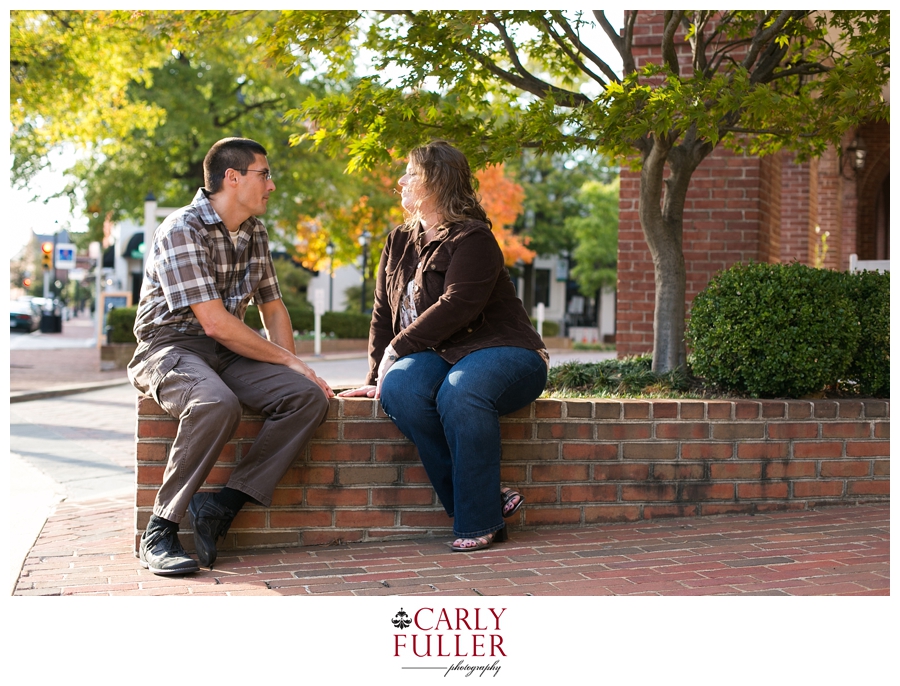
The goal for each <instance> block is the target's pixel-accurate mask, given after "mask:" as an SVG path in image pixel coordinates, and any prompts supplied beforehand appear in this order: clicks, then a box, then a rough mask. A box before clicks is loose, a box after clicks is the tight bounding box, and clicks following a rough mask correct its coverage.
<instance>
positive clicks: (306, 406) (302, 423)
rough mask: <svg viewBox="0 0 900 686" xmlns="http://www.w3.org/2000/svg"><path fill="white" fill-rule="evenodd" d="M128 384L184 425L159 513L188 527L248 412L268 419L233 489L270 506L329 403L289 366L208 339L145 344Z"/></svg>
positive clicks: (161, 336)
mask: <svg viewBox="0 0 900 686" xmlns="http://www.w3.org/2000/svg"><path fill="white" fill-rule="evenodd" d="M128 378H129V379H130V380H131V383H132V384H133V385H134V387H135V388H137V389H138V390H139V391H141V392H142V393H146V394H148V395H151V396H152V397H153V399H154V400H156V401H157V403H159V405H160V407H162V408H163V409H164V410H165V411H166V412H167V413H169V414H170V415H171V416H173V417H175V418H176V419H178V433H177V434H176V436H175V441H174V442H173V443H172V450H171V451H170V453H169V460H168V464H167V465H166V470H165V473H164V474H163V482H162V486H161V488H160V489H159V493H158V494H157V496H156V503H155V504H154V506H153V514H155V515H157V516H159V517H163V518H165V519H168V520H170V521H173V522H180V521H181V519H182V517H184V513H185V511H186V510H187V506H188V503H190V500H191V497H192V496H193V495H194V493H196V492H197V491H198V490H199V489H200V487H201V486H202V485H203V482H204V481H205V480H206V477H207V476H209V473H210V471H211V470H212V468H213V466H215V463H216V460H217V459H218V457H219V454H220V453H221V452H222V449H223V448H224V447H225V444H226V443H228V441H229V440H230V439H231V437H232V436H233V435H234V433H235V431H236V430H237V428H238V425H239V423H240V421H241V405H242V404H243V405H246V406H247V407H248V408H250V409H251V410H254V411H256V412H258V413H260V414H261V415H262V416H263V417H265V421H264V423H263V427H262V430H261V431H260V432H259V436H258V437H257V439H256V441H255V442H254V443H253V446H252V447H251V448H250V450H249V452H248V453H247V454H246V455H244V456H243V457H242V458H241V460H240V462H239V463H238V465H237V467H235V469H234V471H233V472H232V474H231V478H230V479H229V480H228V487H229V488H233V489H235V490H238V491H242V492H243V493H246V494H247V495H249V496H250V497H251V498H253V500H254V501H256V502H257V503H259V504H261V505H265V506H266V507H268V506H269V505H271V504H272V493H273V492H274V490H275V486H276V485H277V484H278V481H279V480H280V479H281V477H282V476H284V474H285V472H287V470H288V468H289V467H290V466H291V463H292V462H293V461H294V459H296V457H297V456H298V455H299V454H300V452H301V451H302V450H303V449H304V447H305V446H306V444H307V442H308V441H309V439H310V438H311V437H312V435H313V433H314V432H315V430H316V428H317V427H318V426H319V425H320V424H321V423H322V421H323V420H324V419H325V414H326V413H327V411H328V399H327V398H326V397H325V394H324V393H323V392H322V389H321V388H319V386H318V385H316V384H315V383H314V382H313V381H310V380H309V379H308V378H306V377H305V376H303V375H302V374H299V373H297V372H295V371H293V370H291V369H288V368H287V367H284V366H282V365H277V364H269V363H267V362H257V361H256V360H250V359H247V358H246V357H242V356H240V355H237V354H235V353H233V352H231V351H230V350H228V349H227V348H224V347H223V346H221V345H219V344H218V343H216V342H215V341H214V340H213V339H211V338H209V337H207V336H186V335H184V334H181V333H178V332H176V331H162V332H160V333H158V334H157V335H156V336H155V337H154V338H153V339H152V340H151V341H150V343H149V344H141V345H139V346H138V349H137V350H136V351H135V356H134V359H132V361H131V363H130V364H129V365H128Z"/></svg>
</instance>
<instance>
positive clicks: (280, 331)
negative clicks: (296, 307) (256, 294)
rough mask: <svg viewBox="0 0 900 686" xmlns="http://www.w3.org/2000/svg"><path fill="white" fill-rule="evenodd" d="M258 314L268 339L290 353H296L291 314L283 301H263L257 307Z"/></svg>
mask: <svg viewBox="0 0 900 686" xmlns="http://www.w3.org/2000/svg"><path fill="white" fill-rule="evenodd" d="M259 314H260V318H261V319H262V323H263V326H264V327H265V329H266V335H267V336H268V338H269V340H270V341H272V342H273V343H274V344H275V345H278V346H281V347H282V348H284V349H285V350H287V351H288V352H289V353H291V354H292V355H293V354H296V352H297V350H296V348H295V346H294V329H293V327H292V326H291V316H290V315H289V314H288V311H287V308H286V307H285V306H284V303H283V302H282V301H281V300H274V301H272V302H269V303H264V304H263V305H261V306H260V307H259Z"/></svg>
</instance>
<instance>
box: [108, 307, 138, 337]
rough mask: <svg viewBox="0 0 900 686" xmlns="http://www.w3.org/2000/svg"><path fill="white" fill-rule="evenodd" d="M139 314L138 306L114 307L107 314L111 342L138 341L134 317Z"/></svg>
mask: <svg viewBox="0 0 900 686" xmlns="http://www.w3.org/2000/svg"><path fill="white" fill-rule="evenodd" d="M136 316H137V306H134V307H114V308H113V309H111V310H110V311H109V312H108V313H107V315H106V325H107V326H108V327H109V342H110V343H137V340H136V339H135V337H134V318H135V317H136Z"/></svg>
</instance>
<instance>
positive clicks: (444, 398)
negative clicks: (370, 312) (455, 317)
mask: <svg viewBox="0 0 900 686" xmlns="http://www.w3.org/2000/svg"><path fill="white" fill-rule="evenodd" d="M546 383H547V366H546V364H545V363H544V360H543V359H542V358H541V356H540V355H539V354H538V353H537V352H535V351H534V350H527V349H525V348H514V347H497V348H483V349H482V350H476V351H475V352H473V353H470V354H469V355H466V356H465V357H464V358H463V359H461V360H460V361H459V362H457V363H456V364H453V365H451V364H450V363H448V362H446V361H444V359H443V358H441V356H440V355H438V354H437V353H436V352H433V351H431V350H426V351H423V352H420V353H413V354H412V355H407V356H405V357H401V358H400V359H399V360H397V362H395V363H394V365H393V366H392V367H391V368H390V369H389V370H388V372H387V374H385V377H384V382H383V384H382V387H381V405H382V407H384V411H385V412H386V413H387V414H388V416H389V417H390V418H391V419H393V420H394V423H395V424H396V425H397V428H399V429H400V431H402V432H403V434H404V435H405V436H406V437H407V438H409V439H410V440H411V441H412V442H413V443H415V444H416V448H417V449H418V451H419V457H420V458H421V459H422V464H423V465H424V466H425V471H426V472H427V473H428V478H429V479H431V485H432V486H434V490H435V492H436V493H437V495H438V498H440V500H441V504H442V505H443V506H444V509H445V510H446V511H447V514H448V515H450V516H451V517H453V518H454V519H453V533H454V534H456V535H457V536H459V537H461V538H474V537H475V536H484V535H486V534H490V533H492V532H494V531H497V530H498V529H502V528H503V526H504V523H503V513H502V511H501V504H500V416H501V415H504V414H509V413H510V412H514V411H515V410H518V409H519V408H521V407H524V406H525V405H528V404H529V403H530V402H531V401H533V400H534V399H535V398H537V397H538V396H539V395H540V394H541V392H542V391H543V390H544V385H545V384H546Z"/></svg>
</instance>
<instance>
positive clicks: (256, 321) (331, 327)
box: [244, 306, 372, 338]
mask: <svg viewBox="0 0 900 686" xmlns="http://www.w3.org/2000/svg"><path fill="white" fill-rule="evenodd" d="M288 314H289V315H290V316H291V325H292V326H293V327H294V330H295V331H299V332H300V333H303V332H305V331H312V330H313V329H315V326H316V320H315V314H314V313H313V312H312V311H311V310H306V309H303V310H300V309H297V308H288ZM371 321H372V317H371V316H370V315H361V314H354V313H352V312H326V313H325V314H323V315H322V333H323V334H329V333H333V334H334V335H335V336H336V337H337V338H368V337H369V324H370V322H371ZM244 322H245V323H246V324H247V326H249V327H250V328H251V329H257V330H258V329H261V328H262V320H261V319H260V317H259V310H257V308H256V307H253V306H250V307H248V308H247V314H246V316H245V317H244Z"/></svg>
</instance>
